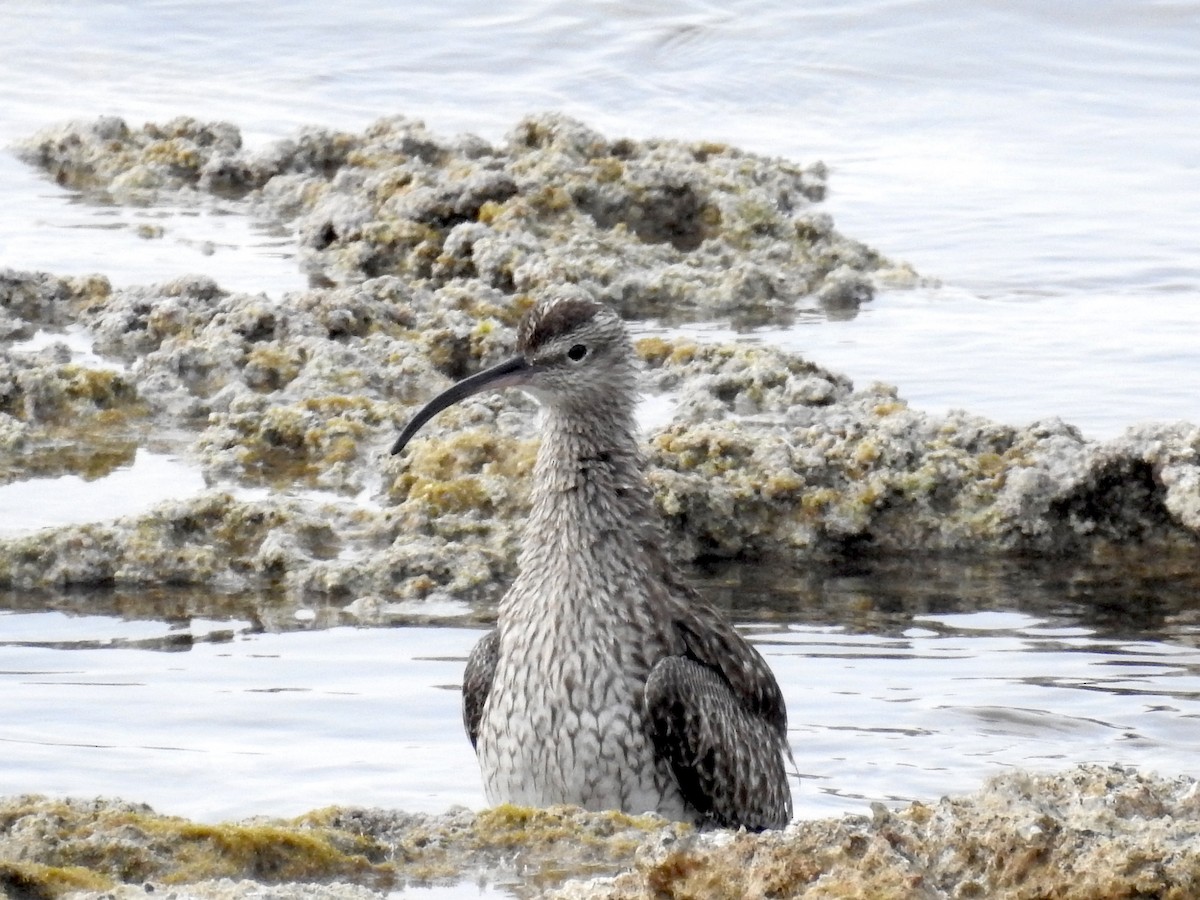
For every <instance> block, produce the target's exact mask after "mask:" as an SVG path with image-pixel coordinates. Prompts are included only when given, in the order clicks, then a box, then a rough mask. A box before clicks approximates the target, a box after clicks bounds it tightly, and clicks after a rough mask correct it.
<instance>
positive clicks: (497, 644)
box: [393, 295, 792, 829]
mask: <svg viewBox="0 0 1200 900" xmlns="http://www.w3.org/2000/svg"><path fill="white" fill-rule="evenodd" d="M517 349H518V351H519V355H518V356H517V357H515V358H514V359H511V360H509V361H508V362H505V363H501V364H500V365H498V366H495V367H493V368H492V369H489V370H487V371H486V372H481V373H479V374H478V375H474V376H472V377H471V378H468V379H466V380H465V381H462V382H459V384H457V385H455V386H453V387H451V388H450V389H449V390H447V391H445V392H444V393H443V394H441V395H440V396H438V397H437V398H435V399H434V400H432V401H430V403H429V404H427V405H426V406H425V407H424V408H423V409H422V410H420V411H419V412H418V413H417V414H416V416H414V417H413V420H412V421H411V422H410V423H409V425H408V426H407V427H406V428H405V429H404V431H403V433H402V434H401V435H400V437H399V438H398V439H397V441H396V444H395V446H394V447H393V452H399V451H400V450H401V449H403V447H404V445H405V444H406V443H407V442H408V440H409V439H411V437H412V436H413V434H415V433H416V431H417V430H418V429H419V428H420V427H421V426H422V425H423V424H424V423H425V422H427V421H428V420H429V419H430V418H432V417H433V416H434V415H436V414H437V413H438V412H439V411H440V410H442V409H444V408H445V407H446V406H449V405H450V404H451V403H454V402H457V401H458V400H461V399H463V398H464V397H466V396H469V395H471V394H474V393H476V392H478V391H481V390H486V389H488V388H496V387H521V388H522V389H524V390H525V391H527V392H528V393H530V394H532V395H533V396H534V397H535V398H536V399H537V400H538V401H539V403H540V405H541V407H542V444H541V448H540V450H539V452H538V458H537V464H536V467H535V469H534V477H533V491H532V508H531V511H530V515H529V521H528V523H527V525H526V530H525V535H524V542H523V545H522V553H521V559H520V573H519V575H518V576H517V578H516V580H515V581H514V582H513V585H512V587H511V588H510V589H509V591H508V593H507V594H506V595H505V596H504V599H503V600H502V601H501V603H500V614H499V622H498V625H497V627H496V629H495V630H494V631H492V632H489V633H488V634H487V635H486V636H485V637H484V638H483V639H482V640H481V641H480V642H479V644H478V645H477V646H476V647H475V649H474V650H473V651H472V653H471V656H470V658H469V659H468V661H467V667H466V671H465V673H464V677H463V723H464V725H465V727H466V730H467V735H468V737H469V738H470V739H471V743H472V745H473V746H474V747H475V749H476V752H477V754H478V756H479V762H480V768H481V770H482V772H483V780H484V788H485V791H486V793H487V797H488V800H489V801H490V802H492V803H504V802H509V803H519V804H526V805H533V806H545V805H549V804H553V803H573V804H578V805H580V806H583V807H586V808H589V809H613V808H615V809H622V810H625V811H627V812H634V813H636V812H644V811H647V810H655V811H657V812H659V813H661V814H663V815H665V816H667V817H670V818H674V819H683V820H690V821H697V822H705V821H707V822H713V823H716V824H719V825H727V826H742V825H744V826H745V827H747V828H751V829H761V828H773V827H782V826H783V825H784V824H786V823H787V821H788V819H789V818H790V817H791V809H792V804H791V792H790V790H789V787H788V783H787V775H786V772H785V769H784V759H785V757H788V756H789V755H790V753H789V750H788V744H787V711H786V708H785V706H784V702H783V695H782V693H781V692H780V690H779V685H778V683H777V682H776V681H775V678H774V676H773V675H772V673H771V670H770V668H769V667H768V666H767V664H766V662H765V661H764V660H763V658H762V657H761V656H760V655H759V653H758V652H757V651H756V650H755V649H754V648H753V647H751V646H750V645H749V644H748V643H747V642H746V641H745V640H744V639H743V638H742V637H741V635H739V634H738V633H737V632H736V631H735V630H734V629H733V628H732V627H730V626H729V625H728V624H727V623H726V622H725V621H724V620H723V619H722V618H721V617H720V616H719V615H718V614H717V613H716V612H715V611H714V610H712V609H711V608H710V607H708V606H706V605H705V604H703V603H702V602H701V601H700V599H699V598H698V597H697V595H696V594H695V592H694V590H693V589H692V588H691V587H689V586H688V585H687V584H686V583H685V582H684V580H683V579H682V577H681V576H680V574H679V573H678V571H677V570H676V569H675V567H674V566H673V565H672V564H671V563H670V562H669V561H668V560H667V558H666V556H665V554H664V553H663V546H664V542H665V540H666V535H665V533H664V531H663V528H662V526H661V524H660V522H659V519H658V516H657V513H656V510H655V507H654V503H653V497H652V495H651V492H650V489H649V486H648V485H647V483H646V480H645V477H644V475H643V462H642V458H641V455H640V453H639V450H638V444H637V438H636V428H635V424H634V407H635V402H636V397H637V389H636V380H637V373H636V367H635V363H634V354H633V349H632V347H631V345H630V341H629V337H628V334H627V332H626V330H625V327H624V325H623V324H622V322H621V320H620V318H619V317H617V315H616V314H615V313H613V312H612V311H611V310H610V309H608V308H607V307H605V306H603V305H602V304H599V303H596V302H595V301H593V300H591V299H589V298H586V297H582V296H578V295H575V296H570V297H565V298H557V299H552V300H549V301H545V302H542V303H539V304H538V305H536V306H535V307H533V308H532V309H531V310H530V311H529V312H528V313H527V314H526V316H525V318H524V319H523V320H522V322H521V325H520V328H519V330H518V343H517Z"/></svg>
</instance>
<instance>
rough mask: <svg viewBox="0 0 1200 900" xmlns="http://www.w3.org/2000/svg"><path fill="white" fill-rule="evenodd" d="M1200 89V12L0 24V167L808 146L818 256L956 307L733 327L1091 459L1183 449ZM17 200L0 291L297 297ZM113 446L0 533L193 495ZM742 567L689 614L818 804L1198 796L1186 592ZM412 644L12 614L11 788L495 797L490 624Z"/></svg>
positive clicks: (18, 498) (1123, 6)
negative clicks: (558, 119)
mask: <svg viewBox="0 0 1200 900" xmlns="http://www.w3.org/2000/svg"><path fill="white" fill-rule="evenodd" d="M1198 84H1200V4H1198V3H1195V2H1151V0H1136V2H1135V0H1099V2H1093V3H1086V4H1084V3H1066V4H1057V5H1053V4H1051V5H1047V4H1042V3H1032V2H1007V3H979V4H969V5H965V6H964V5H962V4H950V3H946V2H881V0H866V2H848V3H831V2H809V3H804V4H796V3H791V2H782V0H780V2H761V3H736V2H735V3H724V4H715V3H705V2H669V0H663V2H651V3H625V2H609V3H593V4H578V3H566V2H562V0H524V2H516V3H511V4H494V3H483V2H478V0H467V2H463V3H459V4H455V5H454V7H453V11H452V12H451V10H450V8H449V7H447V6H446V5H444V4H442V5H438V4H404V3H391V2H380V0H351V2H347V3H340V4H329V3H316V2H299V0H291V2H281V3H272V4H259V5H254V4H244V3H235V2H232V0H223V2H221V0H218V2H211V3H203V4H201V3H197V2H183V0H162V2H150V0H145V2H130V3H121V4H118V3H74V2H66V0H43V2H38V3H5V4H0V144H8V143H10V142H12V141H15V140H17V139H19V138H21V137H24V136H26V135H28V134H30V133H32V132H33V131H35V130H36V129H38V128H40V127H42V126H45V125H49V124H52V123H54V122H58V121H61V120H63V119H67V118H71V117H86V118H91V117H94V116H97V115H99V114H118V115H122V116H125V117H127V118H129V120H130V121H131V122H132V123H133V124H138V123H140V122H142V121H145V120H165V119H168V118H171V117H173V116H176V115H179V114H191V115H195V116H198V117H202V118H214V119H226V120H230V121H232V122H234V123H236V124H237V125H239V126H240V127H241V128H242V129H243V132H244V134H245V136H246V139H247V140H248V141H249V142H251V143H256V144H261V143H263V142H265V141H268V140H271V139H274V138H278V137H282V136H286V135H288V134H290V133H292V132H293V131H294V130H295V129H297V128H299V127H300V126H302V125H307V124H316V125H324V126H333V127H344V128H361V127H363V126H365V125H366V124H367V123H369V122H370V121H371V120H373V119H375V118H377V117H379V116H383V115H390V114H395V113H403V114H406V115H410V116H414V117H418V118H423V119H425V120H426V121H427V122H428V124H429V125H430V126H431V127H432V128H434V129H435V130H438V131H442V132H447V133H453V132H458V131H474V132H477V133H480V134H482V135H484V136H485V137H488V138H491V139H500V137H501V136H502V135H503V134H504V132H505V131H506V130H507V129H508V128H510V127H512V126H513V125H514V124H515V123H516V121H517V120H518V119H519V118H520V117H522V116H523V115H526V114H528V113H531V112H535V111H540V110H546V109H556V110H563V111H565V112H568V113H570V114H572V115H575V116H577V117H579V118H581V119H583V120H585V121H587V122H588V123H589V124H591V125H593V126H594V127H596V128H597V129H599V130H602V131H604V132H605V133H607V134H609V135H612V136H616V135H622V134H623V135H630V136H634V137H645V136H668V137H679V138H686V139H710V140H724V141H728V142H730V143H733V144H736V145H739V146H742V147H744V148H746V149H749V150H753V151H758V152H762V153H767V154H774V155H779V156H784V157H788V158H792V159H797V160H802V161H810V160H814V159H818V158H820V159H823V160H824V161H825V162H826V163H827V164H828V165H829V167H830V169H831V179H830V188H831V194H830V200H829V202H828V204H827V206H828V208H829V210H830V211H831V212H832V213H833V214H834V216H835V218H836V221H837V223H838V225H839V227H840V228H841V229H842V230H843V231H845V232H846V233H848V234H850V235H852V236H854V237H857V238H861V239H863V240H865V241H867V242H869V243H870V244H872V245H873V246H875V247H877V248H879V249H880V250H882V251H883V252H884V253H886V254H887V255H889V256H892V257H894V258H897V259H906V260H908V261H910V262H911V263H912V264H913V265H914V266H915V267H916V269H917V270H918V271H919V272H920V273H922V274H923V275H926V276H929V277H932V278H936V279H940V282H941V286H940V287H925V288H919V289H914V290H907V291H884V292H882V293H880V294H879V295H878V296H877V297H876V299H875V300H874V301H873V302H872V303H871V304H869V305H868V306H866V307H865V308H864V309H863V310H862V311H861V312H860V313H859V314H858V315H857V316H854V317H852V318H845V319H838V320H831V319H828V318H826V317H825V316H822V315H817V314H815V313H801V314H800V315H798V316H797V319H796V321H795V323H794V324H793V325H792V326H791V327H789V328H786V329H776V330H773V331H762V332H758V333H755V334H752V335H748V336H747V335H743V336H742V337H745V338H748V339H753V340H764V341H770V342H774V343H779V344H783V345H786V346H788V347H792V348H795V349H799V350H801V351H803V352H804V353H805V354H806V355H808V356H809V357H810V358H812V359H813V360H814V361H816V362H818V363H820V364H823V365H826V366H828V367H830V368H833V369H836V370H841V371H845V372H847V373H848V374H850V375H851V376H852V377H854V378H855V379H856V380H859V381H865V380H873V379H879V380H883V381H887V382H891V383H894V384H897V385H898V386H899V389H900V392H901V395H902V396H905V397H907V398H909V399H910V400H911V401H912V402H913V403H914V405H916V406H918V407H920V408H925V409H929V410H934V411H936V410H941V409H946V408H950V407H962V408H967V409H970V410H972V411H975V412H979V413H984V414H987V415H990V416H993V417H995V418H998V419H1001V420H1004V421H1008V422H1012V423H1014V424H1022V423H1024V422H1027V421H1029V420H1032V419H1035V418H1039V417H1044V416H1049V415H1058V416H1061V417H1063V418H1064V419H1066V420H1068V421H1070V422H1073V423H1075V424H1077V425H1079V426H1081V427H1082V428H1083V429H1084V431H1085V433H1087V434H1089V435H1093V436H1109V435H1114V434H1117V433H1119V432H1120V430H1121V429H1123V428H1124V427H1125V426H1127V425H1129V424H1131V423H1133V422H1136V421H1139V420H1142V419H1189V420H1192V421H1200V400H1198V399H1197V398H1198V397H1200V384H1198V383H1197V382H1198V378H1200V340H1197V338H1196V335H1197V334H1200V310H1198V308H1197V299H1198V296H1200V243H1198V242H1197V239H1196V221H1197V216H1198V215H1200V205H1198V203H1200V201H1198V199H1197V198H1200V140H1198V136H1200V130H1198V126H1197V122H1200V90H1197V85H1198ZM0 192H2V194H3V196H4V198H5V202H4V203H3V204H0V266H13V267H16V268H22V269H45V270H48V271H52V272H56V273H59V274H70V273H83V272H93V271H99V272H102V273H104V274H106V275H107V276H108V277H109V278H111V279H112V280H113V281H114V282H115V283H117V284H121V285H124V284H136V283H146V282H152V281H158V280H164V279H169V278H174V277H177V276H178V275H180V274H182V273H185V272H202V273H205V274H208V275H211V276H212V277H214V278H216V279H217V281H218V282H220V283H221V284H222V286H224V287H226V288H229V289H234V290H246V291H264V292H267V293H270V294H272V295H278V294H282V293H283V292H285V291H289V290H294V289H298V288H301V287H303V286H304V284H305V282H304V279H303V277H302V276H301V274H300V272H299V270H298V268H297V266H296V261H295V255H294V249H293V246H292V243H291V239H290V236H289V235H288V234H287V233H286V232H281V231H280V230H279V229H278V228H276V227H273V226H270V225H267V224H264V223H259V222H253V221H248V220H246V219H245V218H243V217H241V216H239V215H234V214H231V213H230V211H229V210H228V209H225V208H223V207H222V206H221V204H220V203H219V202H217V201H214V202H212V203H211V204H210V205H209V206H208V207H204V208H199V209H196V208H187V209H184V208H175V207H171V206H156V207H150V208H125V207H111V206H99V205H96V204H95V203H89V202H85V201H84V200H83V199H81V198H80V197H78V196H74V195H72V194H70V193H68V192H66V191H63V190H61V189H60V188H58V187H56V186H55V185H53V184H50V183H48V182H47V181H45V180H43V179H42V178H41V177H40V176H39V174H38V173H36V172H33V171H31V170H30V169H28V168H27V167H25V166H24V165H22V164H21V163H19V162H18V161H17V160H16V159H15V158H13V157H12V156H11V155H7V154H0ZM158 229H161V237H157V238H147V237H143V236H140V235H146V234H157V233H159V232H158ZM643 327H653V325H650V326H643ZM695 328H696V330H697V331H699V332H700V333H703V334H708V335H712V336H714V337H715V336H722V334H723V333H724V331H725V330H726V329H727V323H722V322H715V323H698V324H697V325H696V326H695ZM36 340H42V338H39V339H36ZM79 340H82V341H83V342H84V344H85V346H83V347H78V346H73V349H74V351H75V352H77V353H85V352H87V348H86V336H82V337H81V336H78V335H76V336H70V335H69V336H68V342H70V341H79ZM22 349H25V350H28V351H31V352H32V351H35V350H36V349H37V347H36V343H35V345H34V346H29V347H26V348H20V347H18V348H16V350H17V351H18V352H20V351H21V350H22ZM130 454H131V458H130V459H128V460H126V461H125V465H126V466H130V467H131V468H127V469H124V470H119V471H118V472H117V473H116V474H114V475H110V476H109V478H111V479H113V480H112V481H109V480H108V479H99V480H93V481H90V482H88V483H87V489H86V490H84V488H83V485H82V484H80V483H78V482H70V481H64V480H63V479H49V478H48V479H46V480H45V481H43V482H40V483H34V482H26V483H23V484H15V485H6V486H0V533H6V534H7V533H13V532H14V531H28V530H29V529H30V528H31V527H35V526H37V525H38V524H40V523H41V522H42V521H43V520H42V519H40V518H39V519H36V520H35V516H44V517H45V521H68V520H70V521H80V520H87V519H89V518H94V519H97V520H101V519H105V518H109V517H111V516H113V515H115V514H117V512H120V511H128V510H136V509H140V508H143V507H144V504H148V503H150V502H153V501H154V500H156V499H159V498H161V497H168V496H185V495H186V494H187V493H188V492H190V491H192V490H195V489H196V488H197V486H198V485H197V483H196V481H195V480H194V478H193V476H192V475H191V474H190V469H189V468H188V466H187V464H186V462H182V463H181V462H180V461H179V460H176V459H173V458H169V457H165V456H163V455H161V454H156V453H155V452H154V451H153V450H147V449H146V448H141V449H138V450H137V451H136V453H134V451H133V450H132V449H131V450H130ZM122 472H123V473H124V474H122ZM121 479H125V480H123V481H122V480H121ZM747 578H748V576H747V574H746V573H734V574H730V573H723V574H721V575H720V576H719V577H717V576H714V577H713V578H712V579H711V580H710V584H709V589H710V591H711V592H712V593H713V596H714V597H715V598H716V599H717V600H718V601H719V602H722V603H724V604H725V605H726V606H728V607H730V608H731V614H732V615H733V616H734V617H735V618H736V619H738V620H739V621H740V622H742V623H744V625H745V627H746V628H747V630H748V632H749V633H750V634H751V635H752V637H753V638H754V640H756V641H757V642H758V645H759V646H760V647H761V648H762V650H763V651H764V653H766V654H767V655H768V657H769V658H770V661H771V664H772V666H773V667H774V668H775V670H776V671H777V672H778V673H779V676H780V679H781V682H782V683H783V685H784V690H785V693H786V695H787V700H788V706H789V709H790V714H791V738H792V745H793V748H794V749H795V755H796V760H797V764H798V766H799V770H800V774H801V775H802V776H803V777H802V779H801V780H800V781H799V782H798V783H797V785H796V800H797V810H798V812H799V814H800V815H803V816H815V815H821V814H825V813H831V812H838V811H843V810H857V811H862V810H863V809H865V807H866V804H867V802H868V801H871V800H883V801H894V800H901V799H906V798H925V799H929V798H931V797H936V796H939V795H941V794H942V793H945V792H947V791H960V790H961V791H965V790H970V789H973V788H974V787H976V786H977V785H978V784H979V782H980V781H981V779H982V778H984V777H985V776H986V775H988V774H990V773H993V772H996V771H999V770H1002V769H1004V768H1007V767H1011V766H1031V767H1035V768H1045V769H1058V768H1062V767H1065V766H1066V765H1068V764H1070V763H1073V762H1077V761H1083V760H1095V761H1105V762H1107V761H1117V762H1128V763H1134V764H1138V765H1143V766H1146V767H1148V768H1159V769H1161V770H1162V771H1164V772H1169V773H1176V772H1187V771H1194V769H1195V747H1196V745H1197V735H1198V734H1200V721H1198V716H1200V651H1198V650H1197V644H1198V641H1200V619H1198V618H1197V614H1196V612H1195V610H1196V600H1195V598H1196V596H1197V595H1196V589H1197V585H1196V584H1195V575H1194V573H1192V572H1191V570H1190V569H1189V567H1188V566H1183V567H1181V568H1180V569H1179V570H1178V571H1171V572H1169V573H1168V576H1163V575H1161V574H1158V575H1150V574H1147V573H1146V572H1144V571H1142V570H1141V569H1140V568H1138V567H1136V566H1133V565H1128V566H1120V565H1116V566H1112V567H1109V568H1098V569H1092V570H1084V571H1081V572H1073V571H1067V570H1065V569H1064V570H1062V571H1059V570H1057V569H1056V568H1055V567H1053V566H1050V567H1046V568H1045V569H1043V568H1040V567H1038V566H1033V565H1030V566H1015V567H996V566H992V567H979V566H970V565H966V564H961V563H949V562H947V563H933V562H929V561H925V562H920V561H918V562H913V563H911V564H909V565H907V566H890V567H887V566H882V565H871V566H863V567H862V568H861V569H858V570H853V571H851V570H845V569H844V570H837V571H822V572H817V573H813V574H812V575H811V576H810V577H807V578H805V579H803V580H801V581H799V582H789V581H787V580H786V579H785V580H783V581H779V580H772V581H771V583H770V584H763V583H761V580H760V581H758V582H751V583H743V582H744V581H745V580H746V579H747ZM731 580H732V584H731ZM735 599H736V601H737V602H736V603H734V600H735ZM415 615H416V612H414V611H412V610H408V611H399V612H397V613H396V614H395V615H394V616H391V617H390V618H389V619H388V627H371V628H365V627H355V624H354V620H353V619H352V618H350V617H349V616H347V615H345V614H343V613H341V612H340V611H338V610H336V609H314V610H302V609H292V608H288V607H285V606H280V605H278V604H277V603H272V602H270V601H266V600H263V601H259V600H255V599H253V598H212V597H207V598H205V597H194V596H184V595H176V594H170V593H160V594H156V595H153V596H145V595H142V596H130V595H117V596H113V595H73V596H67V597H59V596H43V595H37V596H31V595H20V596H8V597H5V598H3V601H2V602H0V794H8V793H14V792H22V791H38V792H48V793H73V794H84V795H93V794H95V793H97V792H102V793H106V794H118V795H122V796H125V797H127V798H130V799H135V800H144V801H147V802H150V803H152V804H154V805H155V806H157V807H158V808H160V809H161V810H163V811H167V812H174V813H185V814H189V815H194V816H198V817H201V818H205V819H216V818H221V817H226V816H240V815H250V814H258V813H296V812H300V811H302V810H305V809H309V808H312V807H316V806H320V805H322V804H329V803H362V804H377V805H383V806H389V807H402V808H408V809H423V810H430V811H441V810H444V809H446V808H447V807H448V806H449V805H451V804H453V803H465V804H468V805H472V806H478V805H479V804H480V803H481V802H482V796H481V793H480V790H479V785H478V780H477V775H476V768H475V763H474V760H473V757H472V754H471V751H470V748H469V745H468V744H467V742H466V740H465V738H464V737H463V736H462V733H461V726H460V724H459V718H458V702H459V698H458V695H457V688H456V684H457V682H458V680H459V677H460V674H461V669H462V664H463V660H464V658H465V655H466V653H467V652H468V650H469V648H470V646H471V643H472V642H473V641H474V640H475V639H476V638H477V637H478V635H479V633H480V632H479V627H480V623H479V622H477V621H475V620H474V619H470V618H462V616H467V617H469V616H470V615H471V613H470V611H467V610H460V609H455V608H450V609H443V610H426V611H424V616H423V617H422V618H420V619H417V618H414V616H415ZM481 615H483V616H484V617H485V618H486V615H487V612H486V611H483V613H482V614H481Z"/></svg>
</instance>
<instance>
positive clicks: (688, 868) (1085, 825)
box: [549, 766, 1200, 900]
mask: <svg viewBox="0 0 1200 900" xmlns="http://www.w3.org/2000/svg"><path fill="white" fill-rule="evenodd" d="M1198 787H1200V786H1198V785H1197V783H1196V781H1195V780H1194V779H1192V778H1186V777H1181V778H1177V779H1164V778H1159V777H1156V776H1152V775H1145V774H1140V773H1138V772H1136V771H1135V770H1132V769H1122V768H1115V767H1114V768H1105V767H1102V766H1083V767H1080V768H1078V769H1074V770H1071V771H1069V772H1066V773H1064V774H1062V775H1031V774H1026V773H1012V774H1008V775H1002V776H1000V777H998V778H996V779H994V780H993V781H992V782H990V783H989V784H988V785H987V786H986V787H985V788H984V789H983V790H981V791H980V792H978V793H976V794H971V795H968V796H965V797H955V798H945V799H942V800H941V801H938V802H936V803H931V804H925V803H914V804H912V805H911V806H909V807H907V808H905V809H902V810H899V811H895V812H892V811H889V810H887V809H885V808H883V807H881V806H880V807H877V808H876V810H875V815H874V817H873V818H869V819H868V818H865V817H857V816H847V817H845V818H843V819H837V820H824V821H818V822H801V823H798V824H796V825H793V826H792V827H790V828H789V829H788V830H787V831H786V832H775V833H766V834H763V835H747V834H737V835H733V834H728V833H725V834H721V835H716V836H713V837H709V836H708V835H700V836H698V837H695V838H692V839H685V840H683V841H681V842H678V843H676V844H672V845H667V846H658V847H647V848H645V852H643V853H642V854H641V855H640V857H639V860H638V862H637V864H636V866H635V867H634V869H633V870H632V871H630V872H628V873H625V874H622V875H619V876H616V877H614V878H609V879H602V880H596V881H592V882H590V883H581V882H576V883H572V884H568V885H566V886H565V887H564V888H562V889H561V890H556V891H552V892H550V894H549V896H551V897H554V898H556V900H584V898H601V897H603V898H608V900H635V898H636V900H650V898H657V897H663V896H670V897H706V898H713V900H725V898H729V900H734V898H737V900H757V898H767V897H895V898H900V900H904V898H911V900H933V898H960V897H989V898H1035V897H1058V898H1063V900H1071V898H1078V900H1084V898H1088V900H1092V898H1098V897H1163V898H1178V900H1182V898H1185V897H1192V896H1196V894H1197V892H1198V891H1200V842H1197V841H1196V839H1195V834H1196V828H1197V825H1198V824H1200V790H1198Z"/></svg>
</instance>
